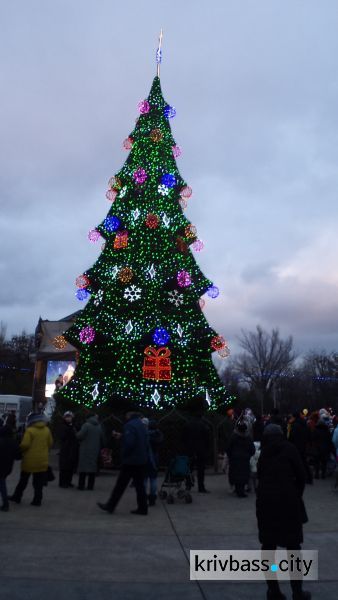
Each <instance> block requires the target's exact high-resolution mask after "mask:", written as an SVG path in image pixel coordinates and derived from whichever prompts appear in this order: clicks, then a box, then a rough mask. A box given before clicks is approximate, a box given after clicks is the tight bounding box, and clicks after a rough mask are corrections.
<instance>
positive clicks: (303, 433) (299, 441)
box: [288, 412, 313, 484]
mask: <svg viewBox="0 0 338 600" xmlns="http://www.w3.org/2000/svg"><path fill="white" fill-rule="evenodd" d="M293 416H294V419H293V422H292V423H291V427H290V433H289V437H288V439H289V442H291V444H294V446H296V448H297V450H298V452H299V454H300V456H301V459H302V461H303V465H304V469H305V473H306V483H310V484H312V482H313V477H312V472H311V470H310V467H309V464H308V461H307V455H308V451H309V448H310V446H311V432H310V429H309V428H308V426H307V424H306V421H305V420H304V419H303V417H302V415H301V413H300V412H296V413H294V415H293Z"/></svg>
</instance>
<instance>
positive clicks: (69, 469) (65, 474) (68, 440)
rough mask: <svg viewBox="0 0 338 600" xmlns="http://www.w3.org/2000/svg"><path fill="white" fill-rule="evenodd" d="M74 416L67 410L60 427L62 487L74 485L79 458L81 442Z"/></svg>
mask: <svg viewBox="0 0 338 600" xmlns="http://www.w3.org/2000/svg"><path fill="white" fill-rule="evenodd" d="M73 418H74V415H73V413H72V412H70V411H67V412H65V413H64V415H63V419H62V423H61V424H60V425H59V427H58V438H59V440H60V453H59V487H61V488H68V487H74V486H73V484H72V478H73V475H74V473H75V471H76V467H77V463H78V460H79V442H78V439H77V437H76V429H75V427H74V425H73Z"/></svg>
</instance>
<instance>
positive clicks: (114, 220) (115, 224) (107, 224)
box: [103, 216, 121, 232]
mask: <svg viewBox="0 0 338 600" xmlns="http://www.w3.org/2000/svg"><path fill="white" fill-rule="evenodd" d="M120 225H121V221H120V219H119V218H118V217H114V216H111V217H106V218H105V220H104V221H103V227H104V228H105V229H106V230H107V231H110V232H113V231H116V230H117V229H118V228H119V227H120Z"/></svg>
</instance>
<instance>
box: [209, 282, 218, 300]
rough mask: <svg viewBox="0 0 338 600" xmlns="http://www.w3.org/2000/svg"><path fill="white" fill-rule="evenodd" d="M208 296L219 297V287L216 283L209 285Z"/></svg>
mask: <svg viewBox="0 0 338 600" xmlns="http://www.w3.org/2000/svg"><path fill="white" fill-rule="evenodd" d="M208 296H210V298H217V296H219V289H218V287H217V286H216V285H212V286H211V287H209V289H208Z"/></svg>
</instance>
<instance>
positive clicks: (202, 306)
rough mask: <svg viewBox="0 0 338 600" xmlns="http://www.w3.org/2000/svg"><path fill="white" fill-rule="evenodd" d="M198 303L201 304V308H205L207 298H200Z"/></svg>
mask: <svg viewBox="0 0 338 600" xmlns="http://www.w3.org/2000/svg"><path fill="white" fill-rule="evenodd" d="M198 303H199V305H200V308H201V310H203V308H204V307H205V300H204V298H200V299H199V301H198Z"/></svg>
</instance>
